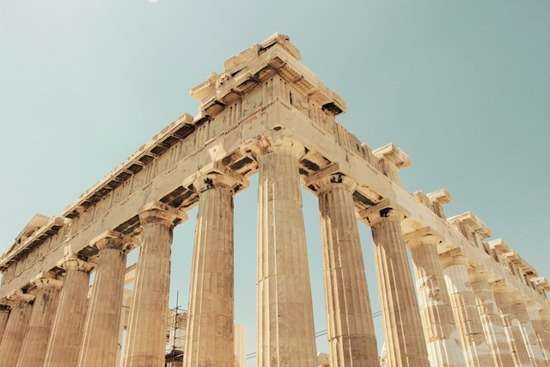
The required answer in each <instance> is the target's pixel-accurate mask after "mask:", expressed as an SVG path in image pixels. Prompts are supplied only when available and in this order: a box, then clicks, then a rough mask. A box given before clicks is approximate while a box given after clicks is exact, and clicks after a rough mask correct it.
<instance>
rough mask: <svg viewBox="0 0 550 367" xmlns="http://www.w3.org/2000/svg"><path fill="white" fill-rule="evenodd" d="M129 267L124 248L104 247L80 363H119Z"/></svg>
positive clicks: (89, 365)
mask: <svg viewBox="0 0 550 367" xmlns="http://www.w3.org/2000/svg"><path fill="white" fill-rule="evenodd" d="M125 270H126V255H125V254H124V252H123V251H121V249H117V248H103V249H101V250H100V253H99V258H98V260H97V267H96V276H95V282H94V285H93V289H92V295H91V298H90V307H89V308H90V310H89V312H88V316H87V320H86V328H85V330H86V331H85V335H84V341H83V343H82V351H81V354H80V361H79V367H96V366H115V364H116V360H117V353H118V343H119V331H120V328H119V325H120V318H121V311H122V297H123V291H124V274H125Z"/></svg>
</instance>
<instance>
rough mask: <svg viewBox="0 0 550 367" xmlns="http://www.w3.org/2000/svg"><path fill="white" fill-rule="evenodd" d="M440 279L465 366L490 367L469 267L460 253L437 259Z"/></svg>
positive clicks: (490, 357) (490, 362)
mask: <svg viewBox="0 0 550 367" xmlns="http://www.w3.org/2000/svg"><path fill="white" fill-rule="evenodd" d="M440 260H441V264H442V266H443V276H444V279H445V283H446V285H447V290H448V292H449V298H450V300H451V308H452V311H453V315H454V318H455V322H456V325H457V327H458V332H459V336H460V340H461V342H462V351H463V353H464V359H465V362H466V363H465V366H468V367H486V366H493V360H492V356H491V353H490V351H489V347H488V345H487V341H486V339H485V334H484V332H483V327H482V325H481V317H480V315H479V312H478V310H477V306H476V302H475V297H474V292H473V290H472V288H471V286H470V279H469V274H468V264H467V262H466V259H465V258H464V256H463V254H462V253H461V252H459V251H457V252H454V251H450V252H447V253H444V254H442V255H440Z"/></svg>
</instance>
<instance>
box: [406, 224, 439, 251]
mask: <svg viewBox="0 0 550 367" xmlns="http://www.w3.org/2000/svg"><path fill="white" fill-rule="evenodd" d="M403 239H404V240H405V243H406V244H407V246H408V247H410V248H414V247H417V246H421V245H430V246H437V245H438V244H439V243H441V239H439V238H438V237H437V236H435V235H434V234H433V232H432V230H431V229H430V228H429V227H422V228H419V229H417V230H415V231H412V232H408V233H406V234H404V235H403Z"/></svg>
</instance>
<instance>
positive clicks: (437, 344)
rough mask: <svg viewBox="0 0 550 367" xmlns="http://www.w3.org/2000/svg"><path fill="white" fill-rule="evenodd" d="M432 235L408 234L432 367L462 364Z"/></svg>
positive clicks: (435, 240)
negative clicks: (409, 235)
mask: <svg viewBox="0 0 550 367" xmlns="http://www.w3.org/2000/svg"><path fill="white" fill-rule="evenodd" d="M438 242H439V241H438V240H437V239H436V238H434V237H433V236H429V235H428V236H423V235H417V236H414V235H413V236H411V238H410V239H408V241H407V243H408V246H409V248H410V249H411V254H412V259H413V265H414V270H415V279H416V290H417V294H418V304H419V307H420V317H421V320H422V325H423V327H424V337H425V338H426V344H427V348H428V357H429V360H430V365H431V366H432V367H451V366H453V367H462V366H464V364H465V362H464V356H463V354H462V346H461V344H460V339H459V336H458V330H457V327H456V323H455V320H454V318H453V312H452V308H451V303H450V300H449V294H448V292H447V286H446V284H445V280H444V279H443V269H442V267H441V263H440V261H439V254H438V252H437V244H438Z"/></svg>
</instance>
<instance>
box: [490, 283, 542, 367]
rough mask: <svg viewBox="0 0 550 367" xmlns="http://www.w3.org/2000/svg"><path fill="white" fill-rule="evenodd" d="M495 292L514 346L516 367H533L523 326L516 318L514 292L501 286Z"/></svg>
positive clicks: (508, 334) (509, 338)
mask: <svg viewBox="0 0 550 367" xmlns="http://www.w3.org/2000/svg"><path fill="white" fill-rule="evenodd" d="M493 291H494V292H493V294H494V296H495V301H496V305H497V308H498V311H499V314H500V317H501V318H502V320H503V323H504V330H505V332H506V335H507V336H508V340H509V342H510V344H511V346H512V357H513V358H514V364H515V366H517V367H520V366H521V367H523V366H533V364H532V363H531V360H530V358H529V351H528V350H527V345H526V343H525V340H524V338H523V334H522V330H521V324H520V323H519V321H518V320H517V319H516V318H515V316H514V302H515V301H514V295H513V291H511V290H509V289H507V288H506V287H505V286H503V285H501V284H496V285H495V286H494V289H493Z"/></svg>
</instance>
